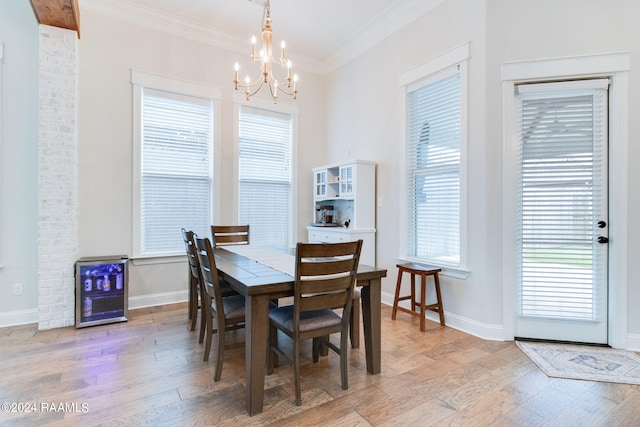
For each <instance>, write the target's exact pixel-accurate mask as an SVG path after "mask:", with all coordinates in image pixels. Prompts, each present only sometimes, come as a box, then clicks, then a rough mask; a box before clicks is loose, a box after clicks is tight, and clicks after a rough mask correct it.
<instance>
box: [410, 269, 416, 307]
mask: <svg viewBox="0 0 640 427" xmlns="http://www.w3.org/2000/svg"><path fill="white" fill-rule="evenodd" d="M416 305H417V304H416V275H415V274H413V273H411V311H416Z"/></svg>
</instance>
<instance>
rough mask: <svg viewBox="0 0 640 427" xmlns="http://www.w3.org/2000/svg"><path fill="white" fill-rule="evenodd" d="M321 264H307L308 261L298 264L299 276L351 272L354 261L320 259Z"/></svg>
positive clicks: (352, 259)
mask: <svg viewBox="0 0 640 427" xmlns="http://www.w3.org/2000/svg"><path fill="white" fill-rule="evenodd" d="M321 261H323V262H308V259H306V260H303V261H302V263H300V275H301V276H328V275H333V274H340V273H344V272H348V271H351V270H352V269H353V266H354V263H355V259H354V258H353V257H351V258H349V259H336V260H334V259H327V258H324V259H321Z"/></svg>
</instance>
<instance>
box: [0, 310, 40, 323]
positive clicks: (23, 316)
mask: <svg viewBox="0 0 640 427" xmlns="http://www.w3.org/2000/svg"><path fill="white" fill-rule="evenodd" d="M29 323H38V309H35V308H34V309H31V310H17V311H8V312H6V313H0V328H5V327H7V326H17V325H28V324H29Z"/></svg>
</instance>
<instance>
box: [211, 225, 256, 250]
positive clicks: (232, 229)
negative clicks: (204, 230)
mask: <svg viewBox="0 0 640 427" xmlns="http://www.w3.org/2000/svg"><path fill="white" fill-rule="evenodd" d="M249 236H250V232H249V226H248V225H212V226H211V237H212V238H213V247H217V246H224V245H248V244H249Z"/></svg>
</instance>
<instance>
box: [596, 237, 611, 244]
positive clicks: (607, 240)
mask: <svg viewBox="0 0 640 427" xmlns="http://www.w3.org/2000/svg"><path fill="white" fill-rule="evenodd" d="M598 243H609V238H608V237H604V236H598Z"/></svg>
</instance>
